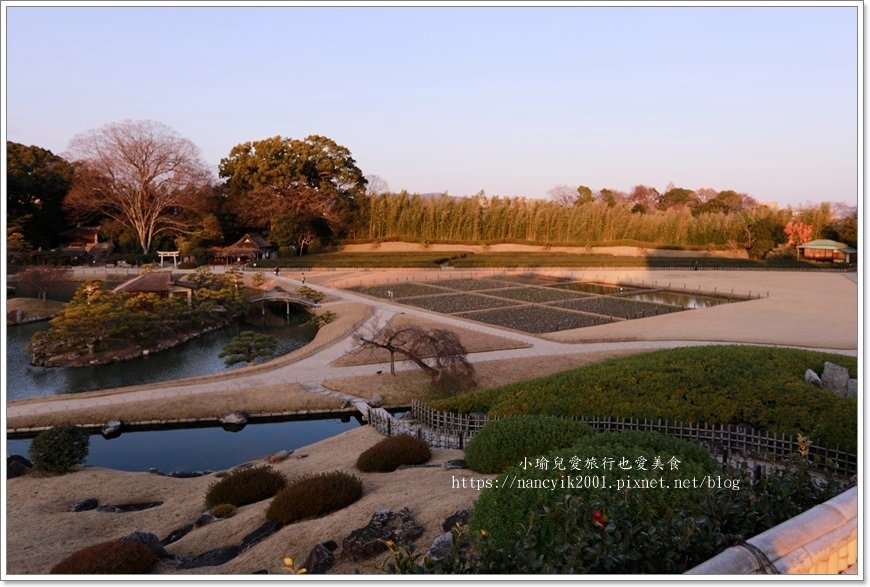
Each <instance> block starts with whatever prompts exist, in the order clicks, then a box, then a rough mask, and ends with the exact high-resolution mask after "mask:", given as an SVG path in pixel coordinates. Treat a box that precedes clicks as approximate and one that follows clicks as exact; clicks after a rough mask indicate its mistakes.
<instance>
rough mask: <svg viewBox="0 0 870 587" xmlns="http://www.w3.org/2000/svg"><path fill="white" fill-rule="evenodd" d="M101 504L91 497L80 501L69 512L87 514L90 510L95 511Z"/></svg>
mask: <svg viewBox="0 0 870 587" xmlns="http://www.w3.org/2000/svg"><path fill="white" fill-rule="evenodd" d="M99 505H100V502H99V501H97V499H96V498H94V497H89V498H87V499H83V500H82V501H78V502H76V503H74V504H72V506H70V508H69V511H71V512H87V511H90V510H95V509H97V507H99Z"/></svg>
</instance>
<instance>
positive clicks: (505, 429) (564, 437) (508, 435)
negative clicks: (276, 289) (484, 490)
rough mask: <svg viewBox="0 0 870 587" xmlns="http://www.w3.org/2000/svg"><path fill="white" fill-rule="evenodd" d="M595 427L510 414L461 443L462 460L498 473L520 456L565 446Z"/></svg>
mask: <svg viewBox="0 0 870 587" xmlns="http://www.w3.org/2000/svg"><path fill="white" fill-rule="evenodd" d="M592 434H595V431H594V430H593V429H592V428H590V427H589V426H586V425H585V424H581V423H579V422H575V421H573V420H569V419H567V418H557V417H554V416H512V417H509V418H503V419H501V420H496V421H494V422H490V423H488V424H487V425H486V426H484V428H483V430H481V431H480V432H478V433H477V435H476V436H475V437H474V438H472V439H471V442H469V443H468V446H467V447H465V461H466V462H467V463H468V466H469V467H470V468H471V469H473V470H474V471H477V472H478V473H500V472H502V471H504V470H505V469H506V468H507V467H509V466H511V465H516V464H517V463H519V462H521V461H522V460H523V459H524V458H532V457H536V456H539V455H542V454H546V453H548V452H551V451H553V450H556V449H559V448H565V447H566V446H570V445H571V444H573V443H574V442H576V441H577V440H578V439H579V438H581V437H583V436H591V435H592Z"/></svg>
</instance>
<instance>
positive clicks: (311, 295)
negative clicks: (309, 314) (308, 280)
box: [296, 285, 326, 302]
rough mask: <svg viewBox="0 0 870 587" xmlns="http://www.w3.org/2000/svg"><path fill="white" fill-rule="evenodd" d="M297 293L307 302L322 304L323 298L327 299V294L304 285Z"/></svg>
mask: <svg viewBox="0 0 870 587" xmlns="http://www.w3.org/2000/svg"><path fill="white" fill-rule="evenodd" d="M296 293H297V294H299V297H302V298H305V299H306V300H311V301H312V302H320V301H322V300H323V298H325V297H326V294H325V293H323V292H322V291H317V290H316V289H312V288H310V287H308V286H307V285H303V286H302V287H300V288H299V289H297V290H296Z"/></svg>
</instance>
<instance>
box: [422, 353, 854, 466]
mask: <svg viewBox="0 0 870 587" xmlns="http://www.w3.org/2000/svg"><path fill="white" fill-rule="evenodd" d="M825 361H831V362H835V363H838V364H840V365H844V366H845V367H847V368H848V369H849V373H850V376H851V377H855V376H856V374H857V359H856V358H855V357H847V356H843V355H836V354H831V353H817V352H812V351H803V350H795V349H774V348H764V347H749V346H705V347H689V348H679V349H673V350H664V351H656V352H652V353H647V354H643V355H634V356H630V357H623V358H619V359H614V360H612V361H607V362H604V363H599V364H595V365H589V366H587V367H582V368H580V369H574V370H571V371H565V372H563V373H558V374H556V375H551V376H549V377H543V378H540V379H534V380H531V381H524V382H520V383H514V384H511V385H506V386H503V387H498V388H495V389H485V390H475V391H472V392H469V393H465V394H462V395H459V396H456V397H454V398H448V399H444V400H439V401H437V402H433V407H436V408H437V409H442V410H453V411H458V412H462V413H468V412H489V413H490V414H492V415H496V416H500V417H503V416H509V415H518V414H544V415H553V416H583V415H586V416H615V417H621V418H648V419H653V420H655V419H659V418H661V419H662V420H665V419H668V420H671V421H682V422H698V423H705V424H747V425H750V426H753V427H755V428H758V429H760V430H763V431H767V432H771V433H785V434H789V435H794V434H796V433H797V432H801V433H803V434H804V435H809V436H810V437H811V438H812V440H813V442H815V443H816V444H818V445H823V446H829V447H832V448H833V447H834V446H836V445H839V446H840V448H841V449H845V450H855V448H856V446H857V424H858V417H857V401H856V400H855V399H847V398H842V397H839V396H837V395H836V394H834V393H831V392H828V391H825V390H822V389H819V388H817V387H814V386H812V385H810V384H808V383H805V382H804V373H805V371H806V370H807V369H813V370H814V371H816V372H821V371H822V368H823V366H824V362H825Z"/></svg>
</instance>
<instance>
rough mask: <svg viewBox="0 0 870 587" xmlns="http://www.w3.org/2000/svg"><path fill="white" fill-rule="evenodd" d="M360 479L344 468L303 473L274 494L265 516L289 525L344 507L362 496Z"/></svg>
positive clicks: (272, 520) (270, 519)
mask: <svg viewBox="0 0 870 587" xmlns="http://www.w3.org/2000/svg"><path fill="white" fill-rule="evenodd" d="M362 494H363V487H362V481H360V480H359V479H358V478H357V477H355V476H353V475H350V474H349V473H345V472H344V471H331V472H328V473H319V474H316V475H305V476H303V477H300V478H298V479H296V480H295V481H293V482H292V483H291V484H290V485H288V486H287V487H285V488H284V489H283V490H281V492H280V493H279V494H278V495H276V496H275V499H273V500H272V503H271V504H269V509H268V511H267V512H266V519H267V520H269V521H271V522H279V523H281V524H292V523H293V522H297V521H299V520H303V519H305V518H314V517H316V516H322V515H323V514H328V513H331V512H334V511H337V510H340V509H342V508H345V507H347V506H349V505H350V504H352V503H353V502H355V501H356V500H358V499H359V498H360V497H362Z"/></svg>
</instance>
